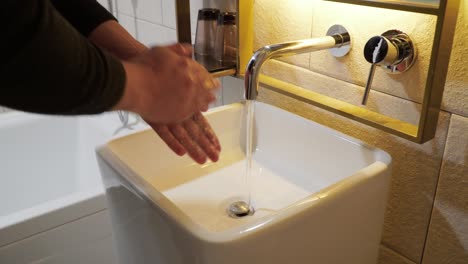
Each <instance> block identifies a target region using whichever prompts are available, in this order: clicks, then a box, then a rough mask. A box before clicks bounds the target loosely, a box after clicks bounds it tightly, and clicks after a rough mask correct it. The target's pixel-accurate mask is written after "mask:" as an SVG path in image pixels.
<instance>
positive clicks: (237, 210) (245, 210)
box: [227, 201, 255, 218]
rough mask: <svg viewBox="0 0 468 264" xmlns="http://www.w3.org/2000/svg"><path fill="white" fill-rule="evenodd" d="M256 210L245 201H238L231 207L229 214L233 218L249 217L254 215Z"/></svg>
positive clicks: (228, 209) (228, 210)
mask: <svg viewBox="0 0 468 264" xmlns="http://www.w3.org/2000/svg"><path fill="white" fill-rule="evenodd" d="M254 212H255V210H254V209H253V208H251V207H249V205H248V204H247V203H246V202H244V201H237V202H234V203H232V204H231V205H229V207H228V208H227V213H228V215H229V216H230V217H232V218H241V217H244V216H248V215H253V214H254Z"/></svg>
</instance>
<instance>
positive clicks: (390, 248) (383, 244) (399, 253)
mask: <svg viewBox="0 0 468 264" xmlns="http://www.w3.org/2000/svg"><path fill="white" fill-rule="evenodd" d="M380 245H381V246H382V247H385V248H386V249H388V250H391V251H393V252H395V254H396V255H398V256H400V257H401V258H404V259H405V260H407V261H408V262H411V263H414V264H417V263H416V262H414V261H412V260H411V259H410V258H408V257H407V256H405V255H403V254H402V253H401V252H399V251H398V250H395V249H393V248H392V247H390V246H389V245H387V244H385V243H383V242H381V243H380Z"/></svg>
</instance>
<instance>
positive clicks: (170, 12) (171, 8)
mask: <svg viewBox="0 0 468 264" xmlns="http://www.w3.org/2000/svg"><path fill="white" fill-rule="evenodd" d="M175 12H176V9H175V0H162V18H163V25H164V26H166V27H169V28H172V29H176V28H177V23H176V16H175Z"/></svg>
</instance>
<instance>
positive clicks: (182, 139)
mask: <svg viewBox="0 0 468 264" xmlns="http://www.w3.org/2000/svg"><path fill="white" fill-rule="evenodd" d="M168 48H169V49H171V50H172V51H173V52H175V53H177V54H179V55H180V56H187V57H192V46H191V45H187V44H174V45H172V46H169V47H168ZM148 123H149V125H150V126H151V127H152V128H153V130H154V131H155V132H156V133H157V134H158V135H159V137H160V138H161V139H162V140H163V141H164V142H165V143H166V145H167V146H168V147H169V148H170V149H171V150H172V151H174V153H176V154H177V155H179V156H183V155H185V154H186V153H188V155H189V156H190V157H191V158H192V159H193V160H194V161H196V162H197V163H199V164H204V163H205V162H206V160H207V159H208V158H209V159H210V160H211V161H213V162H216V161H218V159H219V152H220V151H221V145H220V143H219V140H218V138H217V136H216V134H215V132H214V131H213V129H212V128H211V126H210V124H209V123H208V121H207V120H206V119H205V117H204V116H203V115H202V114H201V113H200V112H198V113H196V114H194V115H193V116H192V118H189V119H186V120H184V121H183V122H182V123H177V124H171V125H167V124H161V123H159V124H156V123H151V122H148Z"/></svg>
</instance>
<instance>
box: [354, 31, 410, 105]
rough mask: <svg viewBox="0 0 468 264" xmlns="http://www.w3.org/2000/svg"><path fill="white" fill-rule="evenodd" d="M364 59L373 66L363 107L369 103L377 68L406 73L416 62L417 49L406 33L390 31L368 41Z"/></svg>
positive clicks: (394, 72) (389, 71)
mask: <svg viewBox="0 0 468 264" xmlns="http://www.w3.org/2000/svg"><path fill="white" fill-rule="evenodd" d="M364 57H365V58H366V60H367V61H368V62H369V63H371V64H372V66H371V69H370V71H369V77H368V78H367V83H366V89H365V91H364V96H363V98H362V104H363V105H365V104H366V103H367V99H368V98H369V92H370V89H371V86H372V81H373V79H374V74H375V69H376V68H377V66H380V67H381V68H383V69H384V70H385V71H387V72H388V73H391V74H398V73H403V72H406V71H407V70H409V69H410V68H411V66H413V64H414V62H415V61H416V48H415V47H414V44H413V41H412V40H411V38H410V37H409V36H408V35H407V34H406V33H404V32H402V31H399V30H389V31H386V32H384V33H383V34H382V35H381V36H375V37H372V38H371V39H369V41H367V43H366V45H365V47H364Z"/></svg>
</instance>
